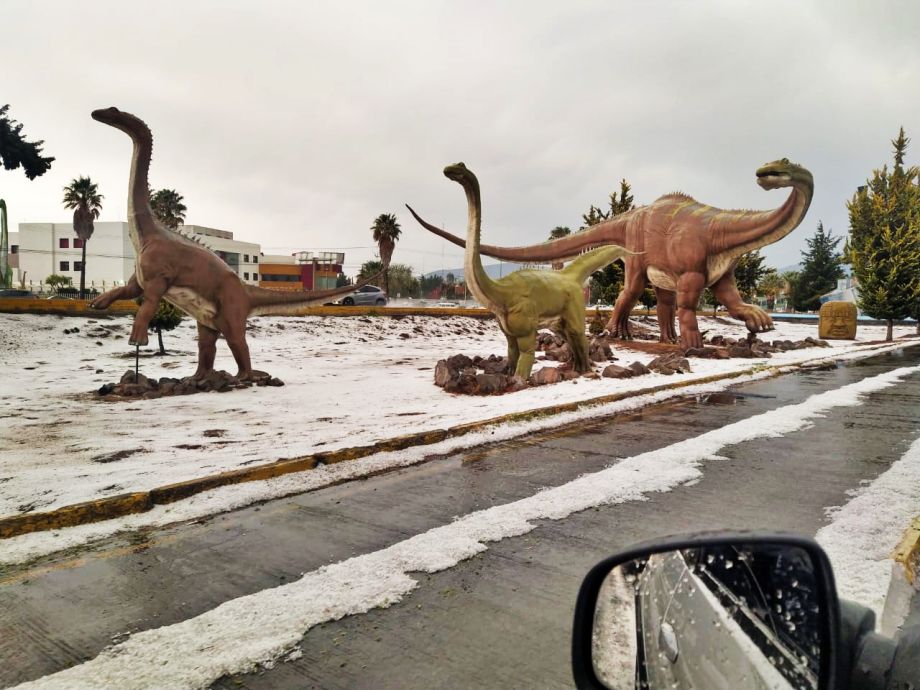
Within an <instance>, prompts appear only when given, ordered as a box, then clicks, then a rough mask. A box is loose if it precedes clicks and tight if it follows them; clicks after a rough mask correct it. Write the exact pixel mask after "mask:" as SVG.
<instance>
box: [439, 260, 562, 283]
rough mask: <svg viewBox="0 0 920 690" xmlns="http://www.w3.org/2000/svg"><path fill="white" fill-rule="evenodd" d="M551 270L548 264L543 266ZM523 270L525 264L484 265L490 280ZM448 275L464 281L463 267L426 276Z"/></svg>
mask: <svg viewBox="0 0 920 690" xmlns="http://www.w3.org/2000/svg"><path fill="white" fill-rule="evenodd" d="M542 265H543V266H546V267H547V268H549V265H548V264H542ZM522 268H527V267H526V266H524V264H515V263H510V262H509V263H500V264H489V265H488V266H486V265H483V269H485V272H486V275H487V276H489V277H490V278H501V277H502V276H506V275H508V274H509V273H514V272H515V271H520V270H521V269H522ZM448 273H453V274H454V280H456V281H457V282H460V281H462V280H463V267H462V266H461V267H460V268H444V269H441V270H440V271H431V272H429V273H426V274H425V276H426V277H427V276H441V277H442V278H443V277H444V276H446V275H447V274H448Z"/></svg>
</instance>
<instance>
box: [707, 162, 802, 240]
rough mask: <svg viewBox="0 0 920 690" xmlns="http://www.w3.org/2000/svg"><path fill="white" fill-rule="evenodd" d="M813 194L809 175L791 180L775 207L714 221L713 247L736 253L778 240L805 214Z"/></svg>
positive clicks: (793, 227) (790, 230) (794, 227)
mask: <svg viewBox="0 0 920 690" xmlns="http://www.w3.org/2000/svg"><path fill="white" fill-rule="evenodd" d="M813 194H814V182H812V181H811V179H809V180H807V181H801V182H799V181H797V182H795V183H793V186H792V193H791V194H790V195H789V198H788V199H786V202H785V203H784V204H783V205H782V206H780V207H779V208H778V209H776V210H775V211H764V212H760V213H747V214H744V216H742V217H741V218H738V219H736V220H729V221H726V222H725V223H724V224H722V225H714V226H713V229H712V236H713V246H712V248H713V250H714V251H715V252H717V253H722V252H728V253H730V254H731V255H732V256H735V257H739V256H741V255H743V254H747V253H748V252H752V251H754V250H755V249H760V248H761V247H766V246H767V245H768V244H773V243H774V242H777V241H779V240H781V239H782V238H783V237H785V236H786V235H788V234H789V233H790V232H792V231H793V230H795V229H796V227H798V225H799V223H801V222H802V220H803V219H804V218H805V214H806V213H807V212H808V207H809V205H810V204H811V198H812V195H813Z"/></svg>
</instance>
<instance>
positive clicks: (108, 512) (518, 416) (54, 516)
mask: <svg viewBox="0 0 920 690" xmlns="http://www.w3.org/2000/svg"><path fill="white" fill-rule="evenodd" d="M881 347H884V345H877V346H875V347H872V348H867V350H868V349H871V350H876V349H879V348H881ZM827 359H829V358H828V357H819V358H816V360H814V363H813V364H809V362H803V363H801V364H798V365H789V364H784V365H776V366H769V365H767V366H763V365H758V366H754V367H749V368H747V369H741V370H738V371H732V372H726V373H724V374H713V375H711V376H704V377H703V378H699V379H692V380H690V381H676V382H673V383H665V384H661V385H659V386H652V387H651V388H644V389H642V390H639V391H623V392H621V393H612V394H609V395H602V396H598V397H595V398H589V399H587V400H581V401H577V402H570V403H561V404H558V405H550V406H548V407H539V408H534V409H532V410H524V411H521V412H512V413H510V414H506V415H501V416H498V417H492V418H491V419H483V420H479V421H475V422H467V423H465V424H458V425H456V426H453V427H450V428H448V429H434V430H430V431H421V432H417V433H414V434H406V435H404V436H397V437H394V438H390V439H385V440H382V441H377V442H375V443H373V444H370V445H365V446H354V447H351V448H341V449H339V450H332V451H326V452H321V453H314V454H311V455H304V456H302V457H297V458H286V459H283V460H276V461H275V462H270V463H266V464H264V465H255V466H253V467H246V468H242V469H238V470H231V471H228V472H221V473H219V474H214V475H209V476H206V477H199V478H196V479H190V480H187V481H184V482H178V483H175V484H168V485H166V486H161V487H157V488H155V489H151V490H150V491H141V492H135V493H130V494H121V495H119V496H112V497H109V498H102V499H98V500H95V501H87V502H86V503H78V504H76V505H70V506H63V507H61V508H56V509H55V510H51V511H48V512H45V513H27V514H25V515H17V516H14V517H8V518H0V539H8V538H10V537H16V536H19V535H22V534H28V533H30V532H40V531H46V530H53V529H60V528H63V527H74V526H76V525H83V524H89V523H92V522H99V521H102V520H108V519H111V518H115V517H123V516H125V515H131V514H133V513H143V512H146V511H148V510H150V509H151V508H153V507H154V506H156V505H165V504H168V503H174V502H176V501H179V500H182V499H185V498H188V497H190V496H194V495H195V494H199V493H202V492H204V491H209V490H211V489H216V488H218V487H221V486H229V485H231V484H241V483H243V482H252V481H261V480H265V479H271V478H273V477H280V476H282V475H285V474H291V473H294V472H304V471H307V470H312V469H315V468H316V467H318V466H319V465H323V464H326V465H331V464H335V463H339V462H348V461H351V460H357V459H359V458H363V457H367V456H368V455H373V454H375V453H380V452H387V451H397V450H404V449H406V448H410V447H413V446H423V445H430V444H433V443H438V442H439V441H443V440H445V439H448V438H456V437H459V436H465V435H466V434H470V433H473V432H475V431H481V430H482V429H485V428H487V427H490V426H494V425H498V424H508V423H515V422H523V421H528V420H531V419H536V418H539V417H547V416H552V415H557V414H561V413H564V412H574V411H576V410H579V409H581V408H583V407H592V406H595V405H604V404H607V403H611V402H617V401H619V400H624V399H626V398H632V397H637V396H640V395H652V394H654V393H659V392H661V391H666V390H677V389H680V388H686V387H688V386H698V385H705V384H707V383H714V382H716V381H725V380H729V379H734V378H738V377H741V376H745V375H747V374H751V373H754V372H756V371H761V372H767V373H768V375H770V376H778V375H781V374H783V373H786V371H788V370H789V369H790V368H795V369H808V368H812V367H815V366H824V363H825V362H826V361H827ZM292 493H302V492H301V491H293V492H292ZM276 498H281V496H277V497H276ZM915 526H916V527H920V525H917V523H915ZM918 533H920V532H918ZM915 547H916V543H914V546H913V547H912V548H911V550H909V552H908V558H909V559H916V556H917V553H918V551H920V549H917V548H915ZM899 548H900V547H899Z"/></svg>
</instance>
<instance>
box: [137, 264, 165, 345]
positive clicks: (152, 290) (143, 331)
mask: <svg viewBox="0 0 920 690" xmlns="http://www.w3.org/2000/svg"><path fill="white" fill-rule="evenodd" d="M166 288H167V285H166V280H165V279H163V278H154V279H153V280H148V281H147V284H146V285H145V286H144V303H143V304H142V305H141V306H140V308H139V309H138V310H137V314H135V315H134V325H133V326H132V327H131V338H130V339H129V340H128V344H129V345H146V344H147V327H148V326H149V325H150V320H151V319H152V318H153V315H154V314H156V313H157V307H158V306H159V304H160V300H161V299H162V297H163V295H165V294H166Z"/></svg>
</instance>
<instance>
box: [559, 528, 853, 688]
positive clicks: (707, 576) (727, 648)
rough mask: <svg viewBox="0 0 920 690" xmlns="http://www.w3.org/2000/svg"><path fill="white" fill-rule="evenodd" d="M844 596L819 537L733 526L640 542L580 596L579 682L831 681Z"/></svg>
mask: <svg viewBox="0 0 920 690" xmlns="http://www.w3.org/2000/svg"><path fill="white" fill-rule="evenodd" d="M839 619H840V605H839V602H838V600H837V594H836V589H835V586H834V578H833V571H832V570H831V566H830V562H829V561H828V558H827V556H826V554H825V553H824V551H823V550H822V549H821V547H820V546H818V544H817V543H816V542H815V541H813V540H812V539H809V538H806V537H800V536H793V535H784V534H764V533H743V532H741V533H736V532H730V533H726V532H722V533H718V534H700V535H693V536H686V537H673V538H669V539H663V540H659V541H656V542H655V543H650V544H644V545H638V546H636V547H634V548H631V549H629V550H628V551H625V552H623V553H620V554H617V555H615V556H613V557H611V558H608V559H606V560H604V561H602V562H601V563H599V564H598V565H596V566H595V567H594V568H593V569H592V570H591V571H590V572H589V573H588V575H587V577H586V578H585V580H584V582H583V584H582V586H581V590H580V591H579V594H578V603H577V607H576V611H575V625H574V629H573V638H572V664H573V673H574V675H575V681H576V684H577V686H578V687H579V688H592V689H593V688H606V689H608V690H625V689H626V688H632V687H636V688H649V689H651V690H658V689H664V688H668V689H671V688H771V689H772V688H808V689H809V690H810V689H822V690H823V689H826V688H834V687H835V684H834V683H835V675H837V673H838V659H837V650H838V637H837V634H838V630H839V627H840V623H839Z"/></svg>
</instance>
